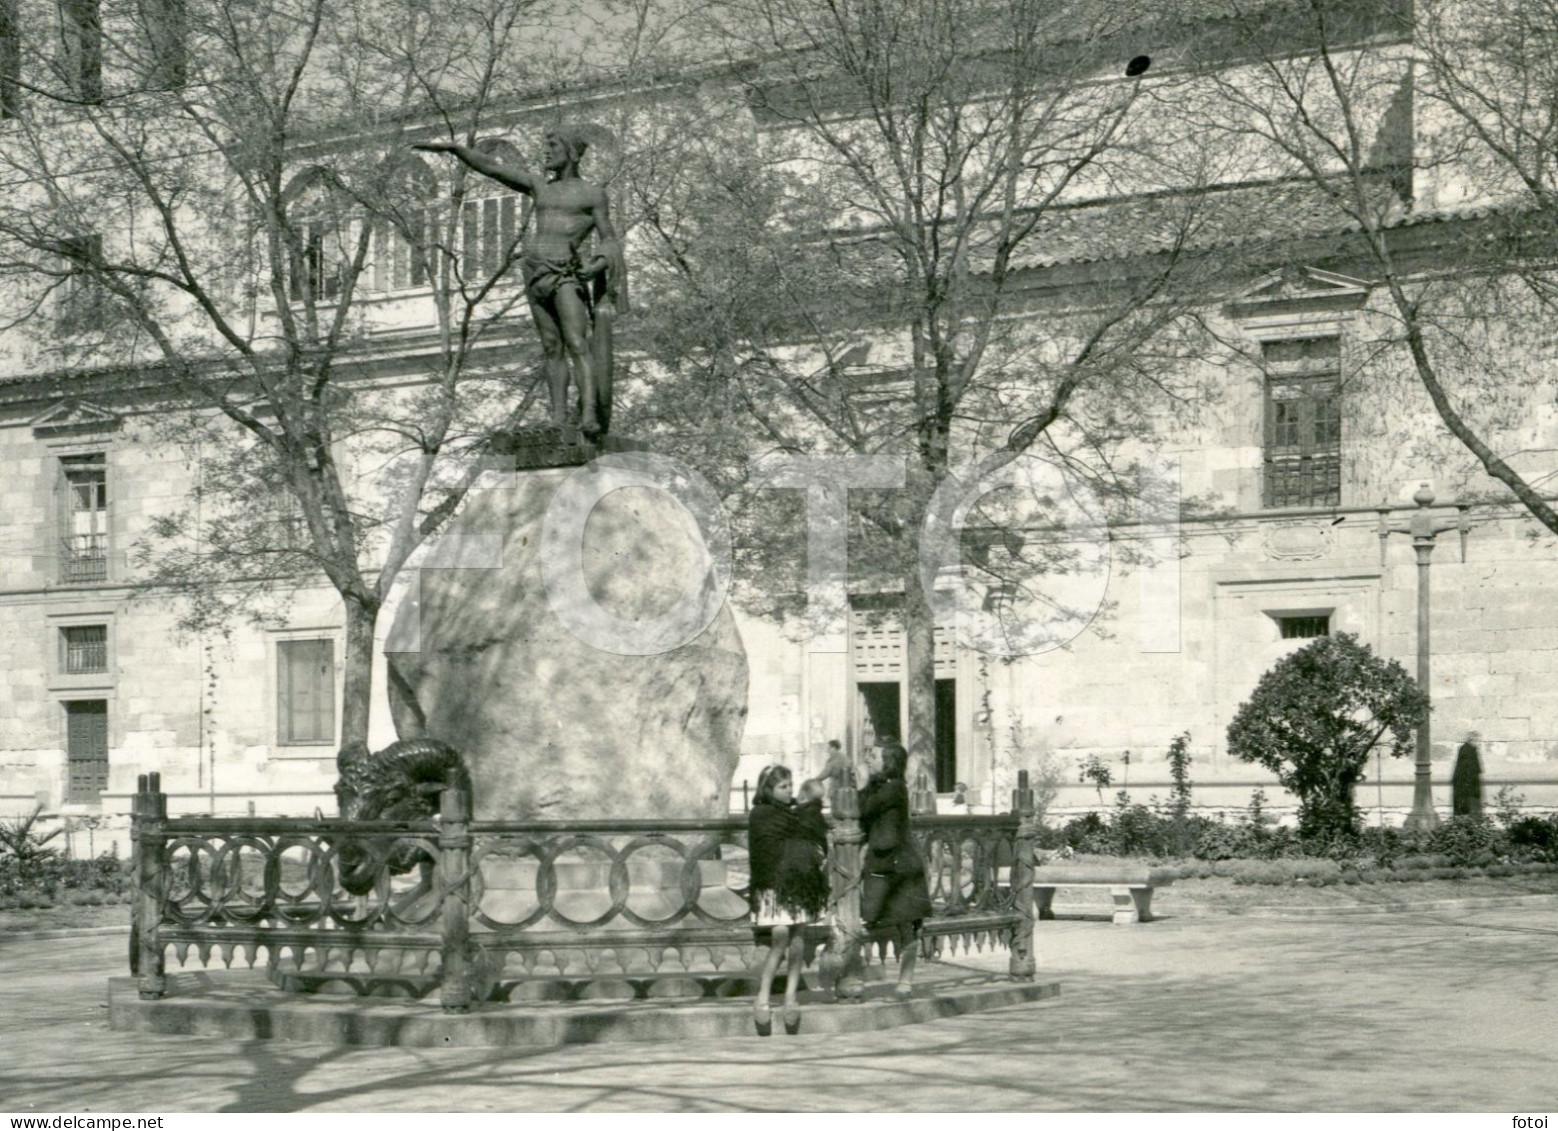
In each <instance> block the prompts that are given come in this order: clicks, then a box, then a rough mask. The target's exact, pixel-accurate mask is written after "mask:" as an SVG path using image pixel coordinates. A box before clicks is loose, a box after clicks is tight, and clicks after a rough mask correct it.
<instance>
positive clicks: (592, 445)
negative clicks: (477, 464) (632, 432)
mask: <svg viewBox="0 0 1558 1131" xmlns="http://www.w3.org/2000/svg"><path fill="white" fill-rule="evenodd" d="M644 450H645V447H644V445H643V444H638V443H635V442H633V441H631V440H624V439H621V438H620V437H617V436H597V437H594V438H593V439H592V438H591V437H589V436H586V435H585V434H584V433H583V432H581V431H579V429H578V428H575V427H566V428H559V427H558V426H556V425H545V426H541V427H537V428H516V429H515V430H513V431H512V432H499V433H497V434H495V435H494V436H493V437H492V439H491V441H490V442H489V444H488V451H489V452H490V453H491V455H492V457H493V458H494V460H495V461H496V462H497V465H498V467H499V468H500V469H502V470H505V471H540V470H545V469H547V468H553V467H583V466H584V465H585V464H587V463H589V462H590V461H591V460H592V459H594V458H595V457H596V456H599V455H604V454H606V453H609V452H638V451H644Z"/></svg>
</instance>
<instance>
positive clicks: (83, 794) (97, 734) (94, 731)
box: [65, 699, 108, 804]
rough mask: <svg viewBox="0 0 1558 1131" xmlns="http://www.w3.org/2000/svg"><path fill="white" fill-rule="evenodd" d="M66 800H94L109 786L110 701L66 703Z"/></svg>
mask: <svg viewBox="0 0 1558 1131" xmlns="http://www.w3.org/2000/svg"><path fill="white" fill-rule="evenodd" d="M65 751H66V767H65V800H66V801H70V802H83V803H87V804H93V803H96V802H98V801H100V800H102V796H103V791H104V790H105V789H107V788H108V701H107V700H106V699H79V700H74V701H72V702H68V703H66V704H65Z"/></svg>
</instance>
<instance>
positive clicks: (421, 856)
mask: <svg viewBox="0 0 1558 1131" xmlns="http://www.w3.org/2000/svg"><path fill="white" fill-rule="evenodd" d="M336 768H337V770H338V771H339V774H340V777H339V779H338V780H337V782H336V785H335V796H336V801H337V803H338V804H339V806H340V812H341V816H343V817H345V818H346V819H347V820H351V821H421V820H427V819H428V818H430V817H433V816H436V815H437V813H438V805H439V801H438V795H439V794H440V793H442V792H443V791H444V790H445V789H449V788H455V789H463V790H466V791H467V792H469V790H470V788H471V783H470V775H469V773H467V771H466V768H465V763H464V761H463V760H462V759H461V758H460V755H459V753H458V752H457V751H456V750H455V749H454V748H453V747H452V746H449V745H446V744H445V743H442V742H439V741H437V740H436V739H432V738H407V739H402V740H400V741H399V742H394V743H391V744H390V745H389V746H386V747H385V748H384V749H383V750H380V751H378V752H377V753H370V752H369V750H368V747H367V744H365V743H361V742H356V743H351V744H348V745H347V746H345V747H343V748H342V750H341V752H340V754H339V755H337V757H336ZM337 857H338V860H339V875H340V881H341V886H342V887H343V888H345V889H346V890H347V891H348V892H350V893H351V894H352V895H365V894H366V893H368V892H369V891H371V890H373V885H374V883H375V882H376V881H377V880H378V878H379V876H380V875H381V874H382V873H383V871H384V870H385V869H386V868H388V869H389V871H390V872H391V873H392V874H395V875H400V874H403V873H405V872H409V871H411V869H412V868H415V867H417V866H418V865H422V866H424V867H425V866H427V865H429V864H430V863H431V860H430V859H429V858H428V855H427V853H426V852H424V851H423V850H421V849H420V848H416V847H415V846H412V845H404V844H403V845H399V846H395V847H393V848H392V847H391V846H390V845H389V844H388V843H386V842H384V841H379V840H372V839H368V838H362V839H358V838H353V837H348V838H346V839H344V840H342V841H341V843H340V845H339V847H338V850H337Z"/></svg>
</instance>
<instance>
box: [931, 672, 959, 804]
mask: <svg viewBox="0 0 1558 1131" xmlns="http://www.w3.org/2000/svg"><path fill="white" fill-rule="evenodd" d="M957 686H958V685H957V680H955V679H938V680H937V681H936V792H937V793H951V792H952V788H953V786H955V785H957V781H958V728H957Z"/></svg>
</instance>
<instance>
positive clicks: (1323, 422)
mask: <svg viewBox="0 0 1558 1131" xmlns="http://www.w3.org/2000/svg"><path fill="white" fill-rule="evenodd" d="M1262 352H1263V355H1264V356H1263V360H1264V362H1265V368H1266V490H1265V496H1266V506H1268V507H1334V506H1338V505H1340V503H1341V494H1342V491H1341V471H1342V458H1341V457H1342V422H1341V341H1340V339H1338V338H1312V339H1306V340H1303V341H1292V342H1267V343H1265V345H1264V346H1263V348H1262Z"/></svg>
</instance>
